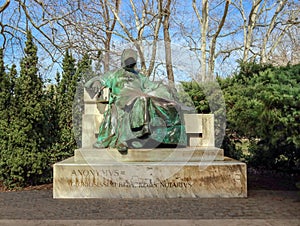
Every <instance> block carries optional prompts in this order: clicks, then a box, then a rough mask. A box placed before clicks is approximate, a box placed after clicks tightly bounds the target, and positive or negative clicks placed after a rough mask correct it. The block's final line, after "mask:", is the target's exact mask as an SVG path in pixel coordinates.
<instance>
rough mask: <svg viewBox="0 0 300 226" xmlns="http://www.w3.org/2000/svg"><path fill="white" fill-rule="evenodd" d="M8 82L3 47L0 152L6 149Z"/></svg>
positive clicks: (1, 51) (1, 61)
mask: <svg viewBox="0 0 300 226" xmlns="http://www.w3.org/2000/svg"><path fill="white" fill-rule="evenodd" d="M9 88H10V84H9V79H8V76H7V74H6V73H5V67H4V59H3V49H0V152H1V150H4V149H6V142H7V128H8V117H9V112H8V109H7V107H8V106H9V104H10V103H9V100H10V90H9Z"/></svg>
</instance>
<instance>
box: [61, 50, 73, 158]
mask: <svg viewBox="0 0 300 226" xmlns="http://www.w3.org/2000/svg"><path fill="white" fill-rule="evenodd" d="M77 81H78V79H77V76H76V67H75V59H74V58H73V56H72V54H70V53H69V50H67V51H66V53H65V56H64V59H63V72H62V78H61V80H60V81H59V83H58V85H57V98H58V103H57V105H58V113H59V119H58V127H59V133H60V134H59V143H58V144H57V150H56V151H57V154H58V156H56V158H57V160H61V159H64V158H67V157H69V156H71V155H73V152H74V149H75V148H76V140H75V136H74V132H73V122H72V107H73V101H74V96H75V92H76V86H77Z"/></svg>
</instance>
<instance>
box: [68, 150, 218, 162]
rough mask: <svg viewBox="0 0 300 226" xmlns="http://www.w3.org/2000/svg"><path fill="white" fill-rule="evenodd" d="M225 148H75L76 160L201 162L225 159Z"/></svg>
mask: <svg viewBox="0 0 300 226" xmlns="http://www.w3.org/2000/svg"><path fill="white" fill-rule="evenodd" d="M223 160H224V151H223V149H220V148H216V147H186V148H176V149H174V148H156V149H128V153H127V154H126V155H121V154H120V153H119V152H118V150H117V149H112V148H111V149H109V148H106V149H90V148H80V149H77V150H75V155H74V161H75V162H78V161H81V162H89V163H91V162H92V163H103V162H105V163H107V162H199V161H210V162H211V161H223Z"/></svg>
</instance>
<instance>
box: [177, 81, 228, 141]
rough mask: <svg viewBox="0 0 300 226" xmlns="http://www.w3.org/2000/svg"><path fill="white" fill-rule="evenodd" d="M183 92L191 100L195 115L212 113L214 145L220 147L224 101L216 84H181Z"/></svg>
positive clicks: (223, 131)
mask: <svg viewBox="0 0 300 226" xmlns="http://www.w3.org/2000/svg"><path fill="white" fill-rule="evenodd" d="M181 84H182V86H183V89H184V91H185V92H186V93H187V94H188V95H189V97H190V98H191V99H192V101H193V103H194V106H195V109H196V111H197V113H200V114H208V113H213V114H214V118H215V120H214V121H215V123H214V125H215V145H216V146H217V147H220V146H221V145H222V142H223V138H224V134H225V123H226V119H225V101H224V99H223V93H222V90H221V89H220V87H219V84H218V83H217V82H206V83H198V82H196V81H192V82H181Z"/></svg>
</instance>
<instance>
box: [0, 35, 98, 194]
mask: <svg viewBox="0 0 300 226" xmlns="http://www.w3.org/2000/svg"><path fill="white" fill-rule="evenodd" d="M24 52H25V56H24V58H23V59H22V60H21V71H20V75H19V76H18V73H17V70H16V66H15V65H13V66H12V67H11V69H10V71H9V72H8V73H7V72H6V71H5V67H4V62H3V51H2V50H1V49H0V182H1V183H2V184H3V185H4V186H6V187H8V188H16V187H23V186H27V185H36V184H40V183H45V182H51V181H52V168H51V165H52V164H54V163H56V162H58V161H60V160H63V159H65V158H67V157H69V156H71V155H73V152H74V149H75V148H76V147H77V146H76V141H75V136H74V131H73V130H74V126H77V127H78V128H79V131H77V132H78V133H79V134H77V135H78V137H80V138H81V115H82V112H83V98H82V97H83V89H82V88H83V84H84V82H85V79H89V78H90V77H91V76H94V74H93V73H92V68H91V60H90V59H89V58H88V55H85V56H84V57H83V59H82V60H81V61H80V62H79V64H78V67H77V68H76V65H75V59H74V58H73V56H72V55H71V54H70V53H69V51H66V54H65V56H64V59H63V72H62V75H60V74H59V73H57V78H56V81H57V84H51V85H47V87H45V82H44V81H43V80H42V79H41V78H40V76H39V74H38V57H37V48H36V46H35V45H34V43H33V40H32V34H31V33H30V32H28V34H27V41H26V46H25V49H24ZM78 81H81V83H82V84H81V85H82V86H80V85H79V89H78V88H77V86H78ZM76 92H77V97H76V98H77V99H75V100H74V97H75V94H76ZM74 103H75V104H74ZM73 110H74V112H73V115H77V116H78V118H79V119H80V121H75V122H74V121H72V118H73V115H72V111H73ZM76 123H78V124H76ZM75 135H76V134H75Z"/></svg>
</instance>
